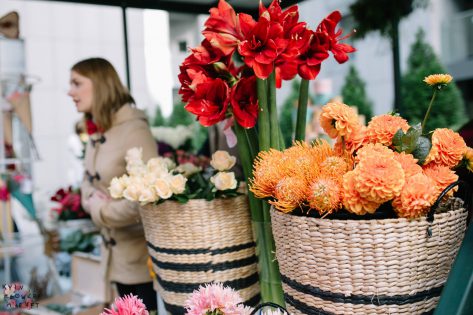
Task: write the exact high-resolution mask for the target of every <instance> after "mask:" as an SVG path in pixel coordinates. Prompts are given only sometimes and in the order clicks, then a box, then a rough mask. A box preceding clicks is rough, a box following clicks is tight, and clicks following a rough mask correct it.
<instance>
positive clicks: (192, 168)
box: [176, 162, 202, 177]
mask: <svg viewBox="0 0 473 315" xmlns="http://www.w3.org/2000/svg"><path fill="white" fill-rule="evenodd" d="M176 171H177V172H179V173H181V174H182V175H184V176H185V177H190V176H192V175H194V174H195V173H198V172H200V171H202V167H200V166H196V165H194V164H193V163H191V162H186V163H182V164H181V165H179V166H178V167H176Z"/></svg>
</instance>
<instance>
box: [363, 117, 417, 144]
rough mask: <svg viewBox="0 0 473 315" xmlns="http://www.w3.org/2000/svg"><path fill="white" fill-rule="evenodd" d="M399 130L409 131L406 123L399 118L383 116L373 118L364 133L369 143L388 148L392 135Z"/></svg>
mask: <svg viewBox="0 0 473 315" xmlns="http://www.w3.org/2000/svg"><path fill="white" fill-rule="evenodd" d="M399 129H402V130H403V131H404V132H406V131H407V130H408V129H409V124H408V123H407V121H406V120H405V119H404V118H402V117H400V116H393V115H388V114H385V115H379V116H375V117H373V118H372V119H371V121H370V122H369V123H368V128H367V129H366V133H367V137H368V139H369V141H370V142H373V143H382V144H384V145H386V146H390V145H391V144H392V142H393V141H392V140H393V136H394V134H395V133H396V132H397V131H398V130H399Z"/></svg>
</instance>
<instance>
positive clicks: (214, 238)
mask: <svg viewBox="0 0 473 315" xmlns="http://www.w3.org/2000/svg"><path fill="white" fill-rule="evenodd" d="M246 198H247V197H246V196H244V195H242V196H238V197H235V198H229V199H214V200H212V201H206V200H203V199H191V200H189V201H188V202H187V203H185V204H180V203H178V202H174V201H166V202H163V203H161V204H159V205H157V206H156V205H148V206H145V207H142V208H141V209H140V214H141V217H142V220H143V225H144V229H145V236H146V240H147V243H148V251H149V254H150V256H151V259H152V261H153V268H154V271H155V273H156V275H157V283H156V285H157V289H158V292H159V294H160V295H161V297H162V298H163V300H164V304H165V307H166V310H167V311H168V312H169V313H171V314H172V315H179V314H184V313H185V310H184V304H185V301H186V300H187V299H188V298H189V297H190V294H191V293H192V292H193V291H194V290H196V289H198V288H199V286H200V285H202V284H205V283H210V282H222V283H223V284H224V285H226V286H230V287H232V288H233V289H235V290H237V291H238V292H239V294H240V295H241V297H242V298H243V300H244V301H245V304H247V305H252V306H254V305H256V304H258V302H259V300H260V295H259V284H258V273H257V259H256V255H255V243H254V240H253V234H252V229H251V219H250V212H249V210H248V202H247V199H246Z"/></svg>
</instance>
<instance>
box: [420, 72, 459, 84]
mask: <svg viewBox="0 0 473 315" xmlns="http://www.w3.org/2000/svg"><path fill="white" fill-rule="evenodd" d="M452 80H453V78H452V76H451V75H449V74H431V75H429V76H428V77H425V78H424V82H425V83H427V84H428V85H430V86H438V85H445V84H448V83H450V82H452Z"/></svg>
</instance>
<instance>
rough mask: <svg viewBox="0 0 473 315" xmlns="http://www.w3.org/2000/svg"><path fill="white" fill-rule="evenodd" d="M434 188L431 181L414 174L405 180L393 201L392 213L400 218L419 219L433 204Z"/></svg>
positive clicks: (423, 176) (420, 174)
mask: <svg viewBox="0 0 473 315" xmlns="http://www.w3.org/2000/svg"><path fill="white" fill-rule="evenodd" d="M435 193H436V188H435V185H434V184H433V182H432V180H431V179H430V178H429V177H428V176H426V175H424V174H423V173H418V174H415V175H414V176H411V177H409V178H408V179H407V180H406V184H405V185H404V187H403V188H402V190H401V194H400V195H399V196H398V197H397V198H395V199H394V200H393V203H392V204H393V208H394V211H396V213H397V214H398V216H399V217H401V218H408V219H414V218H418V217H421V216H423V215H425V214H427V212H428V211H429V209H430V206H431V205H432V204H433V203H434V202H435V197H436V194H435Z"/></svg>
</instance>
